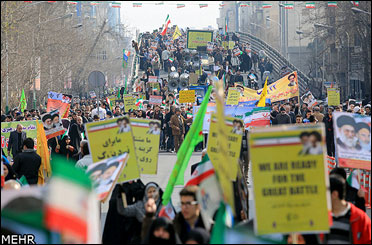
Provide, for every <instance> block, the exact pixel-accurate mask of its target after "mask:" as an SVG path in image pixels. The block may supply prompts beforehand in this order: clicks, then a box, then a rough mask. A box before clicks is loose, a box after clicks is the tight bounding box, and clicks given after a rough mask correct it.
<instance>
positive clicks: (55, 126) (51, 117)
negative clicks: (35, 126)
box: [41, 110, 67, 140]
mask: <svg viewBox="0 0 372 245" xmlns="http://www.w3.org/2000/svg"><path fill="white" fill-rule="evenodd" d="M58 113H59V112H58V111H57V110H55V111H51V112H48V113H45V114H43V115H41V121H42V122H43V126H44V130H45V136H46V138H47V140H48V139H51V138H53V137H56V136H60V135H62V134H64V133H65V132H66V130H67V129H66V128H65V127H63V124H62V120H61V118H60V116H59V114H58Z"/></svg>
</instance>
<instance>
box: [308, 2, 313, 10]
mask: <svg viewBox="0 0 372 245" xmlns="http://www.w3.org/2000/svg"><path fill="white" fill-rule="evenodd" d="M306 8H307V9H315V3H314V2H311V3H306Z"/></svg>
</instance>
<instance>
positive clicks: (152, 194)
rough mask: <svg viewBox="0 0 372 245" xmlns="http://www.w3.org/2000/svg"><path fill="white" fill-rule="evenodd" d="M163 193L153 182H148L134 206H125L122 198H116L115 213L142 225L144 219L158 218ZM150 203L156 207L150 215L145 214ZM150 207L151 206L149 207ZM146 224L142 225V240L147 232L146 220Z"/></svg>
mask: <svg viewBox="0 0 372 245" xmlns="http://www.w3.org/2000/svg"><path fill="white" fill-rule="evenodd" d="M162 194H163V191H162V190H161V188H160V187H159V185H158V184H156V183H155V182H149V183H147V184H146V186H145V193H144V196H143V199H142V200H139V201H137V202H136V203H134V204H131V205H126V202H123V198H122V197H121V196H119V197H118V198H117V211H118V213H119V214H120V215H123V216H125V217H135V218H136V219H137V221H138V222H140V223H142V222H143V221H144V219H145V218H150V220H151V218H152V217H156V216H158V214H159V212H160V210H161V208H162V205H161V197H162ZM149 201H150V203H151V202H153V204H154V205H155V206H156V207H155V209H153V210H152V212H151V215H148V214H146V211H147V212H148V210H147V209H146V208H147V206H149ZM151 206H152V205H151ZM146 221H147V223H146V224H145V223H142V226H144V227H143V228H142V234H141V237H142V239H143V238H144V236H145V235H144V234H145V233H146V232H145V231H146V230H148V228H147V227H148V226H149V224H148V219H146Z"/></svg>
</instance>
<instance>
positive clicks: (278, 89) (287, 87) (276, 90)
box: [235, 71, 299, 102]
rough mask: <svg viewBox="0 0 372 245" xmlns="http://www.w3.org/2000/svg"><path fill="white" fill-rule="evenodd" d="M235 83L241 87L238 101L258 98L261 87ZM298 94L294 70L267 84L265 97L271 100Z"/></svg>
mask: <svg viewBox="0 0 372 245" xmlns="http://www.w3.org/2000/svg"><path fill="white" fill-rule="evenodd" d="M237 85H239V86H240V88H239V89H243V96H241V97H240V100H239V101H252V100H259V99H260V96H261V93H262V89H260V90H253V89H250V88H247V87H243V86H241V85H240V84H237V83H235V86H237ZM298 95H299V88H298V79H297V72H296V71H294V72H292V73H291V74H288V75H287V76H285V77H282V78H280V79H279V80H278V81H276V82H274V83H272V84H270V85H268V86H267V95H266V98H267V99H270V100H271V102H275V101H280V100H285V99H290V98H293V97H298Z"/></svg>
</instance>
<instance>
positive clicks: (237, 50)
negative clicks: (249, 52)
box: [233, 47, 242, 56]
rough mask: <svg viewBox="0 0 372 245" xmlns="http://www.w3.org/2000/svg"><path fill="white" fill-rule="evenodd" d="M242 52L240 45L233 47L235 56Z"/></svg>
mask: <svg viewBox="0 0 372 245" xmlns="http://www.w3.org/2000/svg"><path fill="white" fill-rule="evenodd" d="M241 53H242V51H241V50H240V49H239V47H235V48H234V49H233V54H234V56H239V55H241Z"/></svg>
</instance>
